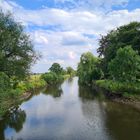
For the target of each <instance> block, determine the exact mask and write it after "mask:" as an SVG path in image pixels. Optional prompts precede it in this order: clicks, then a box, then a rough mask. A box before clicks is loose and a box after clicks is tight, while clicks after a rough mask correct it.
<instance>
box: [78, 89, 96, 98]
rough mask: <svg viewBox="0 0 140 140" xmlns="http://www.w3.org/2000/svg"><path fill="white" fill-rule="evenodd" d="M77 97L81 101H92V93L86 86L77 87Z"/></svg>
mask: <svg viewBox="0 0 140 140" xmlns="http://www.w3.org/2000/svg"><path fill="white" fill-rule="evenodd" d="M79 97H80V98H82V100H86V99H88V100H93V99H94V91H93V90H91V88H90V87H87V86H79Z"/></svg>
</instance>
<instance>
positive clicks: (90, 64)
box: [77, 52, 101, 85]
mask: <svg viewBox="0 0 140 140" xmlns="http://www.w3.org/2000/svg"><path fill="white" fill-rule="evenodd" d="M98 62H99V59H98V58H96V57H95V56H93V54H92V53H90V52H87V53H83V54H82V55H81V58H80V63H79V64H78V70H77V73H78V76H79V83H80V84H85V85H90V84H91V82H92V80H94V78H95V79H97V78H99V79H100V78H101V77H99V76H98V77H96V75H94V74H95V73H96V72H97V68H98V67H97V64H98ZM95 71H96V72H95ZM98 72H100V70H98ZM96 74H97V73H96Z"/></svg>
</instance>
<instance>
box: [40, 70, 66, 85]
mask: <svg viewBox="0 0 140 140" xmlns="http://www.w3.org/2000/svg"><path fill="white" fill-rule="evenodd" d="M41 78H42V79H43V80H45V81H46V83H47V84H49V85H52V84H56V83H59V82H62V81H63V80H64V76H63V75H58V74H56V73H54V72H48V73H45V74H42V76H41Z"/></svg>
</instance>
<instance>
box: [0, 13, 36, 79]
mask: <svg viewBox="0 0 140 140" xmlns="http://www.w3.org/2000/svg"><path fill="white" fill-rule="evenodd" d="M36 58H37V55H36V53H35V51H34V48H33V45H32V43H31V41H30V39H29V36H28V35H26V33H25V32H24V29H23V27H22V25H21V24H19V23H17V22H15V20H14V19H13V18H12V16H11V14H9V13H8V14H4V13H2V11H0V72H4V73H5V74H7V75H8V76H9V77H10V78H11V77H12V78H13V77H14V78H17V79H23V78H24V77H25V76H26V75H27V74H28V73H29V70H30V66H31V65H32V63H33V62H35V60H36Z"/></svg>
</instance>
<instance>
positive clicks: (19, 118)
mask: <svg viewBox="0 0 140 140" xmlns="http://www.w3.org/2000/svg"><path fill="white" fill-rule="evenodd" d="M25 121H26V113H25V111H24V110H21V109H20V108H14V109H13V110H11V112H10V113H8V114H7V116H6V117H5V118H4V120H1V121H0V139H1V140H5V132H4V131H5V130H6V129H8V128H10V129H14V130H15V131H16V133H18V132H20V131H21V130H22V128H23V124H24V123H25Z"/></svg>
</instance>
